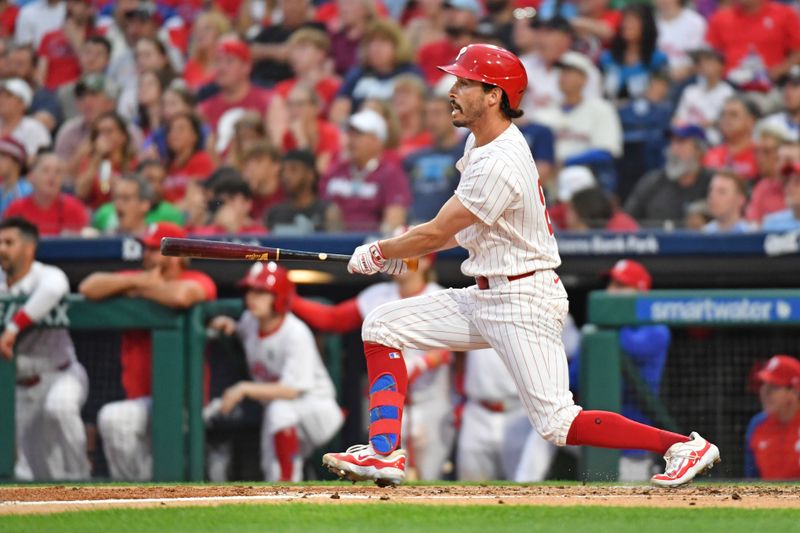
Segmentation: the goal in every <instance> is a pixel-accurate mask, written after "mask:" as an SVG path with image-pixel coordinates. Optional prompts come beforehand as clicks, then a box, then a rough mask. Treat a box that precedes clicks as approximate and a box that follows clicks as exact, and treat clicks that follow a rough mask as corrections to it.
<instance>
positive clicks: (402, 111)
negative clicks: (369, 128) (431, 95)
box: [392, 74, 433, 158]
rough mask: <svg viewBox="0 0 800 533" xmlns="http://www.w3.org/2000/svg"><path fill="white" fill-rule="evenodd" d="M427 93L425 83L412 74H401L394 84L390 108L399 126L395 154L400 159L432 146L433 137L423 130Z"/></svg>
mask: <svg viewBox="0 0 800 533" xmlns="http://www.w3.org/2000/svg"><path fill="white" fill-rule="evenodd" d="M427 92H428V90H427V87H426V86H425V82H424V81H422V78H420V77H419V76H416V75H414V74H403V75H402V76H398V77H397V79H396V80H395V82H394V95H393V96H392V107H393V108H394V111H395V113H396V114H397V121H398V124H399V126H400V144H399V146H398V147H397V153H398V155H399V156H400V157H401V158H405V157H406V156H408V155H409V154H410V153H412V152H414V151H416V150H420V149H422V148H428V147H429V146H431V145H432V144H433V135H432V134H431V132H430V131H428V130H426V129H425V120H424V114H425V97H426V96H427Z"/></svg>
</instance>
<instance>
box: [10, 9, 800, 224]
mask: <svg viewBox="0 0 800 533" xmlns="http://www.w3.org/2000/svg"><path fill="white" fill-rule="evenodd" d="M797 9H798V6H797V3H796V2H777V1H770V0H732V1H729V2H717V1H716V0H703V1H700V2H697V3H696V4H690V3H687V2H686V1H684V0H654V2H653V3H652V4H651V3H649V2H625V1H622V0H614V1H609V0H568V1H552V0H543V1H541V2H539V1H536V0H446V1H445V0H416V1H415V0H383V1H372V0H335V1H312V0H218V1H202V0H188V1H176V0H162V1H158V2H155V3H153V2H144V1H141V0H120V1H118V2H109V1H104V0H88V1H87V0H84V1H80V0H70V1H67V2H64V1H55V0H32V1H28V2H25V1H19V2H10V1H7V0H2V1H0V79H1V80H2V82H1V83H0V179H1V180H2V194H1V196H0V212H2V214H3V216H10V215H19V216H22V217H24V218H26V219H28V220H30V221H32V222H33V223H35V224H36V225H37V226H38V227H39V230H40V231H41V232H42V234H44V235H58V234H69V233H71V234H76V233H79V234H82V235H87V236H89V235H96V234H99V233H123V234H139V233H141V232H142V230H143V229H144V227H145V226H146V225H147V224H148V223H151V222H158V221H169V222H174V223H177V224H180V225H182V226H184V227H185V228H186V229H187V230H188V231H189V232H191V233H196V234H204V235H211V234H231V233H239V234H263V233H266V232H271V233H274V234H305V233H311V232H333V231H368V232H369V231H384V232H387V231H391V230H393V229H394V228H396V227H398V226H400V225H403V224H407V223H414V222H418V221H424V220H427V219H429V218H431V217H432V216H433V215H434V214H435V213H436V212H437V210H438V208H439V207H440V206H441V205H442V204H443V202H444V201H445V200H446V199H447V198H448V197H449V196H450V194H451V193H452V191H453V190H454V188H455V184H456V182H457V180H458V174H457V172H456V171H455V169H454V163H455V162H456V161H457V159H458V158H459V157H460V155H461V153H462V149H463V144H464V141H465V132H464V131H461V130H457V129H456V128H454V127H453V126H452V125H451V124H450V121H449V111H450V106H449V103H448V96H447V94H448V90H449V87H450V85H451V84H452V81H453V80H452V78H450V77H449V76H447V75H444V73H442V72H441V71H439V70H437V69H436V66H437V65H441V64H446V63H448V62H449V61H451V60H453V59H454V58H455V56H456V55H457V54H458V52H459V50H460V49H461V48H462V47H463V46H465V45H467V44H469V43H475V42H487V43H494V44H497V45H500V46H503V47H506V48H509V49H511V50H513V51H515V52H516V53H517V54H519V56H520V57H521V59H522V61H523V63H524V65H525V67H526V69H527V71H528V79H529V86H528V90H527V93H526V94H525V97H524V100H523V103H522V109H523V110H524V111H525V114H524V115H523V116H522V117H521V118H520V119H518V125H519V127H520V128H521V129H522V131H523V133H525V136H526V138H527V139H528V141H529V143H530V145H531V150H532V152H533V155H534V157H535V159H536V162H537V165H538V169H539V172H540V175H541V180H542V183H543V185H544V186H545V190H546V192H547V195H548V197H549V202H548V204H549V206H550V208H551V216H552V219H553V222H554V223H555V225H556V226H557V228H558V229H560V230H574V231H581V230H586V229H608V230H612V231H633V230H636V229H637V228H640V227H655V228H664V229H671V228H682V227H686V228H690V229H696V230H702V231H706V232H744V231H752V230H758V229H763V230H765V231H781V230H787V229H793V228H798V227H800V19H799V18H798V13H797ZM129 175H132V176H129Z"/></svg>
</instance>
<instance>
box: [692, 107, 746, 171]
mask: <svg viewBox="0 0 800 533" xmlns="http://www.w3.org/2000/svg"><path fill="white" fill-rule="evenodd" d="M757 120H758V109H757V108H756V106H755V105H754V104H753V103H752V102H750V101H749V100H745V99H744V98H742V97H741V96H731V97H730V98H728V100H727V101H726V102H725V105H724V106H722V113H720V118H719V131H720V133H721V134H722V144H721V145H719V146H715V147H714V148H711V149H710V150H708V152H706V155H705V158H704V159H703V166H704V167H706V168H711V169H730V170H733V171H734V172H736V173H737V174H739V175H740V176H742V178H744V179H745V180H753V179H755V178H756V176H757V175H758V168H757V167H756V152H755V146H754V144H753V130H754V127H755V124H756V121H757Z"/></svg>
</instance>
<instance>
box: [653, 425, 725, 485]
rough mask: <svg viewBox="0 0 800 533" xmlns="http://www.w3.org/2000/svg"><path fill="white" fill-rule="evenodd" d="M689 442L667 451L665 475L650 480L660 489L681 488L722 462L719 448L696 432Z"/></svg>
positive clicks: (675, 445) (673, 446) (680, 443)
mask: <svg viewBox="0 0 800 533" xmlns="http://www.w3.org/2000/svg"><path fill="white" fill-rule="evenodd" d="M689 438H690V439H691V440H690V441H689V442H676V443H675V444H673V445H672V446H670V447H669V450H667V453H666V455H664V460H665V461H666V462H667V467H666V469H665V471H664V473H663V474H656V475H655V476H653V477H651V478H650V482H651V483H652V484H653V485H657V486H659V487H679V486H681V485H685V484H686V483H689V482H690V481H692V480H693V479H694V477H695V476H696V475H698V474H702V473H703V472H706V471H708V470H711V468H713V466H714V465H715V464H717V463H719V462H720V460H721V459H720V458H719V448H717V447H716V446H714V445H713V444H711V443H710V442H708V441H707V440H706V439H704V438H703V437H701V436H700V435H698V434H697V433H695V432H692V433H691V434H690V435H689Z"/></svg>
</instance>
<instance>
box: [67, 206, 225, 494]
mask: <svg viewBox="0 0 800 533" xmlns="http://www.w3.org/2000/svg"><path fill="white" fill-rule="evenodd" d="M163 237H186V231H185V230H184V229H183V228H181V227H180V226H177V225H175V224H172V223H169V222H161V223H158V224H151V225H150V226H149V227H148V228H147V231H146V232H145V234H144V235H143V236H142V237H141V238H140V241H141V243H142V248H143V250H144V251H143V254H144V255H143V259H142V265H143V266H144V270H130V271H122V272H95V273H94V274H90V275H89V276H88V277H87V278H86V279H85V280H83V282H81V284H80V292H81V294H83V295H84V296H85V297H86V298H87V299H89V300H103V299H105V298H112V297H114V296H130V297H136V298H146V299H148V300H152V301H154V302H156V303H159V304H161V305H164V306H166V307H172V308H175V309H186V308H188V307H191V306H193V305H194V304H196V303H199V302H202V301H204V300H213V299H215V298H216V297H217V287H216V285H214V282H213V281H212V280H211V278H209V277H208V276H207V275H206V274H204V273H203V272H200V271H197V270H188V269H187V268H186V267H187V261H186V259H184V258H181V257H166V256H163V255H161V251H160V247H161V239H162V238H163ZM152 351H153V347H152V339H151V336H150V332H149V331H146V330H144V331H141V330H134V331H126V332H124V333H123V335H122V346H121V348H120V352H121V354H120V359H121V363H122V386H123V388H124V389H125V395H126V397H127V399H126V400H122V401H118V402H111V403H108V404H106V405H104V406H103V407H102V409H100V412H99V413H98V414H97V427H98V429H99V431H100V435H101V436H102V437H103V451H104V452H105V455H106V460H107V461H108V466H109V470H110V471H111V477H112V478H113V479H119V480H129V481H145V480H149V479H150V478H151V477H152V470H153V455H152V452H151V448H150V405H151V396H150V394H151V385H152V359H151V358H152Z"/></svg>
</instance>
